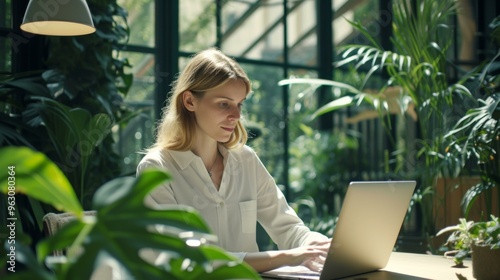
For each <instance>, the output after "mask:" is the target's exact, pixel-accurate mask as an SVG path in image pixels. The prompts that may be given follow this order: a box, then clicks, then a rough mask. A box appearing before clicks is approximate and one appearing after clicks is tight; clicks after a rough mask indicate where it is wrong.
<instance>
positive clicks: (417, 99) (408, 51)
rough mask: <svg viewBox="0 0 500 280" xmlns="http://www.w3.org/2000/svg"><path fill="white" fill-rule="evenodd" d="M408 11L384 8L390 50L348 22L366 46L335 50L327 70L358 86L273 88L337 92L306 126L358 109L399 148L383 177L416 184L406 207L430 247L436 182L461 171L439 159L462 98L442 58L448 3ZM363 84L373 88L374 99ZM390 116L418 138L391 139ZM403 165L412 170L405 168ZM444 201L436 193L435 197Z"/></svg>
mask: <svg viewBox="0 0 500 280" xmlns="http://www.w3.org/2000/svg"><path fill="white" fill-rule="evenodd" d="M413 4H414V5H412V4H410V2H408V1H393V3H392V8H393V9H392V11H393V14H392V16H393V17H392V19H393V22H392V36H391V38H390V40H391V42H392V43H393V47H392V49H385V48H384V47H383V46H381V45H380V44H379V42H378V40H377V38H376V37H374V36H372V35H371V34H370V33H369V32H368V29H367V28H366V27H365V26H363V24H362V23H361V22H352V21H350V24H351V25H352V26H353V27H354V28H355V29H356V30H357V31H359V33H360V34H362V35H364V37H366V38H367V39H368V40H369V41H370V43H371V44H370V45H347V46H344V47H342V48H341V49H340V54H339V57H340V60H338V61H336V62H335V65H336V67H338V68H341V67H346V66H349V65H351V66H353V67H354V70H355V73H357V74H359V75H361V76H363V79H362V81H361V83H360V85H351V84H346V83H344V82H339V81H329V80H321V79H286V80H283V81H280V83H279V84H280V85H294V84H310V85H312V86H313V87H314V88H316V87H319V86H330V87H334V88H336V89H338V90H337V91H336V96H335V100H332V101H331V102H329V103H327V104H325V105H324V106H322V107H321V108H319V109H318V110H317V111H316V112H315V113H314V114H313V115H312V117H313V118H315V117H317V116H319V115H323V114H325V113H328V112H331V111H334V110H339V109H342V108H346V107H349V106H365V107H368V108H370V109H373V110H371V112H373V113H375V116H378V117H379V119H380V120H382V121H383V122H382V125H384V128H385V129H386V132H387V136H388V137H389V138H390V141H393V143H396V142H397V141H398V140H399V139H402V140H403V141H401V142H405V144H406V147H405V148H401V150H400V151H391V152H393V153H392V154H391V158H390V159H388V160H387V161H388V162H389V161H390V162H391V163H392V166H394V168H392V170H390V172H393V173H394V174H402V176H405V177H412V178H418V182H419V184H418V188H417V191H416V192H417V193H416V194H415V196H414V202H416V205H418V206H420V208H418V209H419V211H420V212H421V213H420V214H421V215H419V216H420V219H421V221H419V222H421V228H420V231H421V232H420V233H421V234H422V235H423V237H424V238H427V239H429V240H428V241H431V240H430V239H432V237H433V236H434V234H435V233H436V228H440V226H437V225H436V220H437V215H438V214H437V213H438V211H437V210H438V209H437V208H439V207H441V205H440V202H441V201H442V200H444V198H443V197H441V195H440V194H439V193H438V191H437V190H436V182H437V180H438V178H440V177H450V178H453V177H456V176H457V175H458V172H459V170H460V167H461V162H460V160H461V158H460V157H454V154H446V153H444V148H445V145H444V134H445V132H447V131H449V128H450V127H452V125H453V123H454V121H455V120H454V119H453V118H451V117H450V116H451V115H452V114H454V113H455V112H454V111H455V110H457V107H458V105H460V104H462V103H463V102H462V98H463V97H464V96H470V92H469V91H468V89H467V88H466V87H464V86H463V81H462V80H459V81H456V82H450V81H451V80H452V78H451V77H450V74H451V72H450V63H449V62H448V60H447V57H448V50H449V48H450V46H451V44H452V37H451V36H450V35H451V32H450V30H451V25H450V20H451V19H452V17H453V16H455V15H456V14H457V7H456V5H457V3H456V1H453V0H451V1H450V0H446V1H433V0H418V1H414V2H413ZM415 7H419V8H418V9H415ZM361 73H364V74H361ZM370 82H375V83H374V84H377V85H378V87H377V88H376V89H375V92H373V91H374V90H373V85H371V84H370ZM337 93H338V94H337ZM391 115H392V116H393V115H403V116H404V115H409V116H411V117H412V118H413V119H414V120H416V124H415V125H416V130H417V135H418V138H417V139H415V138H410V137H407V136H405V135H404V134H402V135H401V136H400V135H396V131H397V128H396V127H395V126H394V124H391V122H393V121H392V120H391ZM398 120H399V119H398ZM401 120H403V121H405V120H406V119H405V118H401ZM410 125H411V123H409V122H408V127H411V126H410ZM395 135H396V136H395ZM396 137H399V138H398V139H395V138H396ZM409 160H411V161H412V163H413V161H414V163H415V164H414V165H411V164H408V162H409ZM446 195H447V193H446V192H444V193H443V196H446ZM415 209H417V208H415ZM429 244H431V243H430V242H429ZM428 249H431V250H432V249H433V248H428Z"/></svg>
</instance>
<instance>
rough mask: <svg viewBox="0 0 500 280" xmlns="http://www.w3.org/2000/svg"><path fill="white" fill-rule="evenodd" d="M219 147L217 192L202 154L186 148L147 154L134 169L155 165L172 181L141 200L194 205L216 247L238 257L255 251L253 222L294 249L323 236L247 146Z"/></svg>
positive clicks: (282, 244)
mask: <svg viewBox="0 0 500 280" xmlns="http://www.w3.org/2000/svg"><path fill="white" fill-rule="evenodd" d="M219 151H220V152H221V154H222V156H223V157H224V172H223V175H222V181H221V184H220V189H219V191H217V190H216V187H215V185H214V184H213V182H212V180H211V179H210V176H209V175H208V172H207V170H206V168H205V165H204V164H203V162H202V160H201V158H200V157H198V156H196V155H195V154H193V153H192V152H191V151H185V152H180V151H168V150H163V151H158V152H149V153H148V154H146V155H145V157H144V158H143V159H142V160H141V162H140V163H139V165H138V167H137V173H138V174H139V173H140V172H141V171H142V170H144V169H145V168H147V167H149V166H156V167H160V168H162V169H165V170H167V172H168V173H169V174H170V175H171V176H172V180H171V181H169V182H167V183H166V184H163V185H162V186H159V187H158V188H156V189H155V190H153V191H152V192H151V194H150V195H149V196H148V198H147V201H146V203H148V204H150V205H155V204H160V205H161V204H181V205H188V206H191V207H194V208H195V209H197V210H198V211H199V213H200V214H201V216H202V217H203V218H204V220H205V221H206V223H207V224H208V226H209V228H210V229H211V231H212V233H214V234H215V235H216V236H217V237H218V243H217V244H216V245H218V246H220V247H222V248H224V249H225V250H227V251H229V252H232V253H233V254H234V255H236V256H237V257H238V258H240V259H243V258H244V256H245V253H246V252H258V250H259V249H258V246H257V241H256V225H257V222H259V223H260V224H261V225H262V227H263V228H264V229H265V230H266V232H267V233H268V234H269V236H270V237H271V239H272V240H273V241H274V242H275V243H276V244H277V245H278V248H279V249H290V248H295V247H299V246H301V245H304V244H306V242H307V241H308V240H310V239H314V240H326V239H327V237H326V236H323V235H321V234H319V233H316V232H312V231H310V230H309V229H308V228H307V227H306V226H305V225H304V223H303V222H302V220H301V219H300V218H299V217H298V216H297V214H296V213H295V211H294V210H293V209H292V208H291V207H290V206H289V205H288V203H287V201H286V199H285V196H284V195H283V193H282V192H281V191H280V189H279V188H278V186H277V185H276V183H275V181H274V179H273V177H272V176H271V175H270V174H269V172H268V171H267V169H266V168H265V167H264V165H263V164H262V162H261V161H260V159H259V157H258V156H257V155H256V153H255V152H254V150H252V149H251V148H250V147H248V146H244V147H243V148H241V149H237V150H227V149H226V148H225V147H223V146H222V145H219Z"/></svg>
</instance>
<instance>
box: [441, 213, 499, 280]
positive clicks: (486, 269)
mask: <svg viewBox="0 0 500 280" xmlns="http://www.w3.org/2000/svg"><path fill="white" fill-rule="evenodd" d="M445 232H451V235H450V236H449V237H448V241H447V242H446V244H447V245H448V246H449V247H450V248H452V249H453V250H452V251H448V252H446V254H447V255H448V254H450V253H454V254H455V255H454V261H455V263H456V264H457V265H462V261H463V260H464V259H465V258H467V257H469V255H471V257H472V274H473V276H474V277H475V278H476V279H478V280H488V279H500V265H499V264H500V224H499V222H498V217H495V216H493V215H491V216H490V220H488V221H481V222H474V221H467V220H466V219H464V218H462V219H460V223H459V224H457V225H454V226H449V227H446V228H444V229H442V230H440V231H439V232H438V235H441V234H443V233H445Z"/></svg>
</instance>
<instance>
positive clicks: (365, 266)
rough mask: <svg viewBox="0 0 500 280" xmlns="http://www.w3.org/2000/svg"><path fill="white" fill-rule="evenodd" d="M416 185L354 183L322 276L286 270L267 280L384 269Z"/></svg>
mask: <svg viewBox="0 0 500 280" xmlns="http://www.w3.org/2000/svg"><path fill="white" fill-rule="evenodd" d="M415 186H416V182H415V181H372V182H351V183H350V184H349V186H348V188H347V192H346V195H345V198H344V202H343V205H342V208H341V210H340V214H339V219H338V222H337V225H336V227H335V230H334V232H333V237H332V241H331V244H330V249H329V253H328V255H327V258H326V260H325V264H324V266H323V270H322V271H321V273H317V272H313V271H310V270H307V268H305V267H284V268H279V269H276V270H271V271H268V272H264V273H261V276H262V277H263V278H265V279H273V278H274V279H320V280H328V279H339V278H344V277H349V276H355V275H359V274H363V273H368V272H372V271H376V270H379V269H382V268H384V267H385V266H386V265H387V262H388V261H389V257H390V256H391V253H392V251H393V249H394V245H395V244H396V240H397V237H398V235H399V231H400V229H401V226H402V224H403V221H404V218H405V216H406V213H407V211H408V207H409V205H410V200H411V197H412V195H413V192H414V189H415Z"/></svg>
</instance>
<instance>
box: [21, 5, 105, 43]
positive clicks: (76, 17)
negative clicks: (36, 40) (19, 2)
mask: <svg viewBox="0 0 500 280" xmlns="http://www.w3.org/2000/svg"><path fill="white" fill-rule="evenodd" d="M21 30H23V31H26V32H29V33H34V34H40V35H54V36H76V35H86V34H90V33H93V32H95V27H94V23H93V22H92V17H91V15H90V10H89V7H88V6H87V3H86V2H85V0H30V2H29V3H28V7H27V8H26V13H25V14H24V19H23V23H22V24H21Z"/></svg>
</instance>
